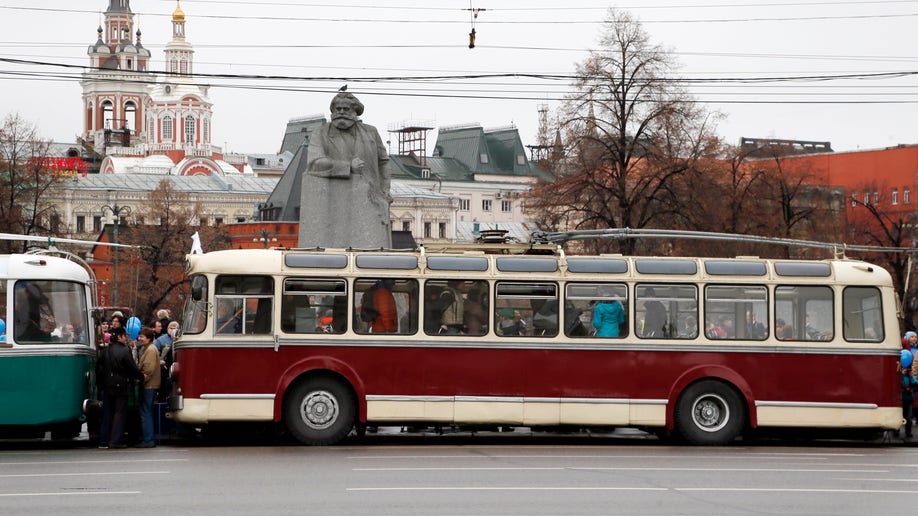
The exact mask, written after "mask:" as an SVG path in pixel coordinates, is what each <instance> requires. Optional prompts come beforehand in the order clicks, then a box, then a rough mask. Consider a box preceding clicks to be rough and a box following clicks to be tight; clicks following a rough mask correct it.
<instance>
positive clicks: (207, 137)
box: [201, 118, 210, 143]
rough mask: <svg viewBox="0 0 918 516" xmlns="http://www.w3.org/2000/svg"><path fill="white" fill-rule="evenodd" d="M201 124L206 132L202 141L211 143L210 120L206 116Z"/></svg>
mask: <svg viewBox="0 0 918 516" xmlns="http://www.w3.org/2000/svg"><path fill="white" fill-rule="evenodd" d="M201 126H202V128H203V129H202V131H203V133H204V140H203V141H202V142H201V143H210V120H208V119H206V118H205V119H204V120H203V121H202V122H201Z"/></svg>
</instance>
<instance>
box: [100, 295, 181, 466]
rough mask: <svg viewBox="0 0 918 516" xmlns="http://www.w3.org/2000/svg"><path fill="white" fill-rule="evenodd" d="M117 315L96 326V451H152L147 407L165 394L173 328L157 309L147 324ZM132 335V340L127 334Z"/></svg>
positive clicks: (168, 317) (151, 425)
mask: <svg viewBox="0 0 918 516" xmlns="http://www.w3.org/2000/svg"><path fill="white" fill-rule="evenodd" d="M140 324H141V323H140V320H139V319H137V318H136V317H131V318H126V317H125V315H124V314H123V313H121V312H115V313H114V314H112V316H111V318H110V319H109V320H102V321H100V322H99V324H98V327H97V332H98V333H97V342H98V343H99V358H98V360H97V362H96V382H97V384H98V389H99V394H100V397H101V399H102V421H101V426H100V428H99V448H126V447H127V446H129V445H131V446H135V447H138V448H153V447H155V446H156V441H155V435H154V421H153V418H154V414H153V406H154V403H155V401H156V398H157V396H159V397H161V398H163V399H165V397H166V396H167V395H168V390H169V388H170V387H169V385H168V375H167V374H166V371H167V368H168V366H169V365H171V360H172V344H173V341H174V339H175V338H176V335H177V332H178V328H179V324H178V322H176V321H173V320H171V314H170V313H169V311H168V310H165V309H163V310H159V311H158V312H157V313H156V317H155V318H154V319H151V320H150V321H149V322H148V324H147V325H145V326H140ZM132 334H133V335H134V336H136V338H134V339H132V338H131V335H132Z"/></svg>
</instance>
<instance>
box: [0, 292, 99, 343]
mask: <svg viewBox="0 0 918 516" xmlns="http://www.w3.org/2000/svg"><path fill="white" fill-rule="evenodd" d="M88 313H89V312H88V310H87V307H86V287H85V285H82V284H79V283H74V282H71V281H57V280H20V281H17V282H16V285H15V287H14V295H13V335H14V339H13V340H14V341H15V342H16V343H19V344H42V343H54V344H58V343H59V344H84V345H88V344H89V332H88V331H87V329H88V321H89V316H88Z"/></svg>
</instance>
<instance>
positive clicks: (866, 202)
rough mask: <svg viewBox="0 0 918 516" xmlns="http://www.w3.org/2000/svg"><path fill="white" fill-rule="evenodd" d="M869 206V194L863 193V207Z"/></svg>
mask: <svg viewBox="0 0 918 516" xmlns="http://www.w3.org/2000/svg"><path fill="white" fill-rule="evenodd" d="M869 205H870V192H864V206H869Z"/></svg>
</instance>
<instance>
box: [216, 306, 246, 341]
mask: <svg viewBox="0 0 918 516" xmlns="http://www.w3.org/2000/svg"><path fill="white" fill-rule="evenodd" d="M241 311H242V308H240V309H239V312H241ZM239 312H237V311H236V308H235V303H234V302H233V300H232V299H219V300H217V333H242V320H241V319H240V318H239Z"/></svg>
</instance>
